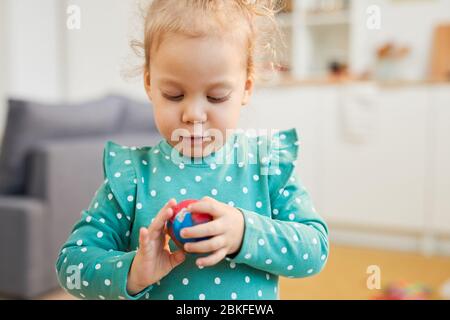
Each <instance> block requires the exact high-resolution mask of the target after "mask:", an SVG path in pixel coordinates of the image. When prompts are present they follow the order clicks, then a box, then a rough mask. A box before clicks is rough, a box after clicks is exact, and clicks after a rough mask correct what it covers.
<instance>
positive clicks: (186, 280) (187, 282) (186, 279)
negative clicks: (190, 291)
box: [183, 278, 189, 286]
mask: <svg viewBox="0 0 450 320" xmlns="http://www.w3.org/2000/svg"><path fill="white" fill-rule="evenodd" d="M183 284H184V285H185V286H187V285H188V284H189V279H188V278H184V279H183Z"/></svg>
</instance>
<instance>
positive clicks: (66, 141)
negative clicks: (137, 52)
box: [0, 96, 161, 298]
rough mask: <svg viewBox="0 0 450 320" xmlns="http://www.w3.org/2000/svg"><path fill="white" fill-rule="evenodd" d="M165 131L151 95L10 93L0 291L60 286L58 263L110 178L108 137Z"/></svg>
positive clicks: (2, 154) (0, 194) (131, 138)
mask: <svg viewBox="0 0 450 320" xmlns="http://www.w3.org/2000/svg"><path fill="white" fill-rule="evenodd" d="M160 139H161V136H160V135H159V132H158V131H157V130H156V128H155V126H154V121H153V115H152V110H151V105H149V104H148V103H147V104H142V103H137V102H135V101H132V100H129V99H126V98H124V97H119V96H108V97H106V98H103V99H100V100H97V101H94V102H90V103H86V104H82V105H70V106H67V105H62V106H46V105H42V104H36V103H31V102H25V101H19V100H10V101H9V111H8V117H7V125H6V132H5V136H4V140H3V143H2V145H1V147H0V295H2V296H7V297H11V298H34V297H36V296H38V295H40V294H43V293H45V292H48V291H50V290H53V289H55V288H57V287H58V286H59V285H58V281H57V278H56V273H55V269H54V263H55V261H56V259H57V256H58V252H59V249H60V247H61V246H62V244H63V243H64V242H65V241H66V239H67V237H68V235H69V233H70V231H71V228H72V226H73V225H74V223H75V222H76V221H77V220H78V219H79V216H80V212H81V210H82V209H84V208H86V207H87V206H88V205H89V203H90V201H91V199H92V197H93V196H94V193H95V191H96V190H97V188H98V187H99V186H100V185H101V184H102V183H103V169H102V157H103V148H104V145H105V143H106V141H108V140H112V141H114V142H117V143H120V144H124V145H133V146H144V145H154V144H156V143H157V142H158V141H159V140H160Z"/></svg>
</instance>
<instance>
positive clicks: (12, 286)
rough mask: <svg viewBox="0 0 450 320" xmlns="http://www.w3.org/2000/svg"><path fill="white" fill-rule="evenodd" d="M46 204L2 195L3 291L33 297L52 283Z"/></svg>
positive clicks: (0, 257)
mask: <svg viewBox="0 0 450 320" xmlns="http://www.w3.org/2000/svg"><path fill="white" fill-rule="evenodd" d="M45 211H46V209H45V205H44V204H43V203H42V202H41V201H39V200H36V199H31V198H25V197H15V196H14V197H13V196H11V197H4V196H2V197H0V221H1V223H0V261H1V263H0V292H1V293H3V294H7V295H9V296H14V297H19V298H30V297H33V296H35V295H37V294H39V293H42V292H43V290H44V291H45V290H46V289H48V288H49V287H48V286H49V283H51V279H49V273H48V272H47V269H48V267H49V266H50V268H51V264H49V263H48V259H46V254H45V253H46V251H45V250H46V244H47V243H46V239H45V234H46V232H45V230H46V225H45V224H46V219H45Z"/></svg>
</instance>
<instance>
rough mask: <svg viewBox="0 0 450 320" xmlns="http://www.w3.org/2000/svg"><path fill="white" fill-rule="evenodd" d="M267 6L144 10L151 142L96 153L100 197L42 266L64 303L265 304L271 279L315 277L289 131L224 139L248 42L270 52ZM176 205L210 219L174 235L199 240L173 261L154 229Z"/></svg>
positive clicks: (244, 83) (320, 226)
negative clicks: (53, 276) (153, 129)
mask: <svg viewBox="0 0 450 320" xmlns="http://www.w3.org/2000/svg"><path fill="white" fill-rule="evenodd" d="M276 5H277V3H276V1H273V0H266V1H263V0H256V1H255V0H254V1H248V0H247V1H246V0H154V1H153V2H152V3H151V4H150V6H149V8H148V11H147V14H146V23H145V37H144V42H143V48H144V50H145V51H144V52H145V65H144V68H143V75H144V84H145V90H146V92H147V95H148V97H149V99H150V101H151V102H152V104H153V109H154V118H155V122H156V125H157V128H158V130H159V131H160V133H161V135H162V136H163V138H164V139H162V140H161V141H160V142H159V143H158V144H157V145H155V146H152V147H143V148H136V147H126V146H120V145H118V144H115V143H113V142H110V141H109V142H108V143H107V144H106V147H105V151H104V155H103V159H104V177H105V180H104V183H103V184H102V185H101V187H100V188H99V189H98V191H97V192H96V195H95V197H94V199H93V200H92V202H91V204H90V206H89V208H88V209H87V210H83V211H82V218H81V219H80V220H79V221H78V222H77V223H76V225H75V226H74V228H73V232H72V234H71V235H70V237H69V239H68V240H67V242H66V243H65V244H64V246H63V247H62V250H61V252H60V254H59V257H58V260H57V262H56V269H57V273H58V278H59V281H60V284H61V286H63V288H64V289H66V291H68V292H69V293H70V294H72V295H74V296H76V297H81V298H85V299H264V300H267V299H277V298H278V297H279V292H278V277H279V276H285V277H294V278H300V277H307V276H312V275H314V274H317V273H318V272H320V271H321V270H322V268H323V266H324V265H325V263H326V260H327V257H328V229H327V226H326V224H325V222H324V221H323V220H322V219H321V217H320V216H319V215H318V214H317V212H316V211H315V209H314V207H313V204H312V202H311V199H310V197H309V195H308V193H307V192H306V190H305V188H304V187H303V186H302V183H301V181H300V180H299V179H298V178H296V177H295V164H296V159H297V153H298V137H297V132H296V130H295V129H290V130H284V131H279V132H277V133H276V134H273V135H268V136H267V135H266V136H264V135H261V136H254V135H246V134H244V133H243V132H242V130H240V131H239V130H235V129H236V128H237V125H238V120H239V114H240V111H241V108H242V107H243V106H245V105H246V104H247V102H248V100H249V97H250V96H251V93H252V90H253V85H254V79H255V69H256V68H255V66H256V64H257V63H256V62H255V61H256V59H255V57H256V56H257V55H258V54H260V52H258V45H257V41H259V40H260V39H269V40H270V37H269V38H267V37H264V32H267V30H268V29H262V28H263V24H262V23H258V21H260V20H261V19H268V20H267V21H269V20H270V21H271V22H272V23H274V21H275V20H274V15H275V13H276V11H277V9H276V8H277V6H276ZM266 35H267V34H266ZM258 39H259V40H258ZM262 47H264V43H263V46H262ZM266 47H268V46H267V45H266ZM274 107H275V106H274ZM274 112H276V111H275V110H274ZM265 150H266V151H267V152H265ZM185 199H198V200H199V201H198V202H196V203H193V204H191V205H190V207H188V210H189V211H192V212H202V213H208V214H210V215H211V216H212V218H213V219H212V221H210V222H207V223H204V224H200V225H197V226H194V227H190V228H185V229H183V231H182V232H181V235H182V237H184V238H207V239H206V240H202V241H199V242H190V243H187V244H185V245H184V247H183V248H182V249H177V246H176V245H175V243H174V242H173V241H172V240H171V239H170V238H169V237H168V236H167V230H166V223H167V221H168V220H169V219H170V218H171V217H172V215H173V214H174V212H173V209H172V208H173V207H174V206H175V205H176V204H177V203H179V202H181V201H182V200H185Z"/></svg>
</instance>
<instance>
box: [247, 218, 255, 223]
mask: <svg viewBox="0 0 450 320" xmlns="http://www.w3.org/2000/svg"><path fill="white" fill-rule="evenodd" d="M247 221H248V223H250V224H254V223H255V221H254V220H253V219H252V218H248V219H247Z"/></svg>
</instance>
